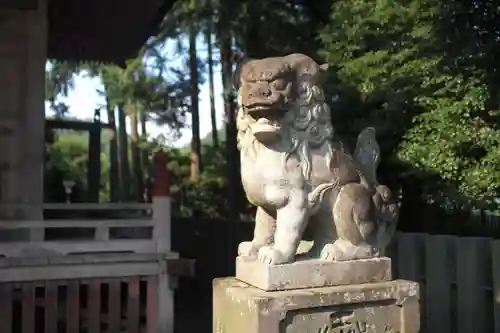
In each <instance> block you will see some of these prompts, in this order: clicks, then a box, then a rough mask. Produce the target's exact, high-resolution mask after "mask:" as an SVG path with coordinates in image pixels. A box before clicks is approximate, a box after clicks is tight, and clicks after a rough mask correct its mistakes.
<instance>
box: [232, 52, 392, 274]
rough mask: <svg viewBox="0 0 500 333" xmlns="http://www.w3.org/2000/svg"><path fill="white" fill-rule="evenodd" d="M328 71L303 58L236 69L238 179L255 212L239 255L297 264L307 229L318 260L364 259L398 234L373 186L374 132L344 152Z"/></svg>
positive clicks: (388, 206) (387, 199) (388, 204)
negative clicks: (333, 117) (329, 97)
mask: <svg viewBox="0 0 500 333" xmlns="http://www.w3.org/2000/svg"><path fill="white" fill-rule="evenodd" d="M326 70H327V66H326V65H318V64H317V63H316V62H315V61H314V60H313V59H311V58H310V57H308V56H306V55H303V54H291V55H288V56H285V57H276V58H266V59H260V60H247V61H245V62H242V63H241V64H240V65H239V66H238V68H237V70H236V73H235V78H234V80H235V85H236V88H237V89H238V114H237V127H238V146H239V149H240V150H241V176H242V181H243V186H244V189H245V193H246V195H247V198H248V200H249V201H250V202H251V203H252V204H254V205H256V206H257V207H258V208H257V214H256V221H255V231H254V238H253V240H252V241H250V242H243V243H241V244H240V246H239V249H238V252H239V255H242V256H255V257H256V258H258V260H259V261H261V262H262V263H265V264H268V265H277V264H284V263H289V262H292V261H294V259H295V256H296V251H297V248H298V246H299V243H300V241H301V240H302V237H303V234H304V232H305V231H306V229H307V231H308V234H311V235H312V238H313V241H314V245H313V246H312V248H311V250H310V251H309V253H308V255H309V256H310V257H312V258H320V259H323V260H329V261H346V260H355V259H368V258H374V257H378V256H380V255H381V254H380V251H381V250H382V249H383V248H384V247H385V246H386V245H387V244H388V242H389V240H390V238H391V237H392V235H393V233H394V230H395V226H396V222H397V217H398V211H399V206H398V204H397V203H396V202H395V201H394V200H393V198H392V194H391V191H390V190H389V188H388V187H386V186H384V185H380V184H378V182H377V178H376V169H377V166H378V163H379V160H380V149H379V146H378V144H377V141H376V138H375V130H374V129H373V128H366V129H365V130H363V131H362V132H361V133H360V134H359V136H358V141H357V146H356V148H355V150H354V153H352V154H351V153H349V152H347V151H346V150H345V149H344V148H343V145H342V143H341V142H340V141H339V140H338V139H337V138H336V136H335V135H334V128H333V126H332V124H331V121H330V109H329V107H328V105H327V104H326V103H325V98H324V95H323V89H322V84H323V82H324V80H325V77H326Z"/></svg>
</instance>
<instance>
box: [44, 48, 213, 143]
mask: <svg viewBox="0 0 500 333" xmlns="http://www.w3.org/2000/svg"><path fill="white" fill-rule="evenodd" d="M197 42H198V43H197V44H198V56H199V57H200V58H201V59H203V60H205V59H206V57H207V52H206V45H205V43H204V42H203V38H198V41H197ZM175 48H176V47H175V42H173V41H172V42H168V43H167V44H166V46H165V48H164V50H163V52H165V53H166V54H167V55H168V58H169V59H170V58H175V60H174V61H172V62H171V63H170V65H171V66H173V67H178V68H180V67H181V66H182V57H179V56H175ZM207 76H208V75H207ZM214 78H215V81H214V90H215V106H216V111H217V122H218V124H217V125H218V128H220V127H221V124H222V81H221V74H220V66H217V67H215V68H214ZM98 90H102V85H101V82H100V79H98V78H90V77H88V76H87V75H85V74H80V75H78V76H76V77H75V79H74V89H73V90H72V91H70V92H69V94H68V96H67V97H62V98H61V101H63V102H65V103H66V104H67V105H68V106H69V116H71V117H77V118H79V119H92V117H93V115H94V110H95V109H96V108H98V107H99V106H102V105H104V104H105V101H104V98H103V97H102V96H99V94H98V92H97V91H98ZM199 98H200V104H199V109H200V135H201V137H204V136H205V135H207V134H209V133H210V131H211V125H210V96H209V89H208V82H206V83H204V84H203V85H201V86H200V96H199ZM46 114H47V115H51V114H52V112H51V110H50V108H49V106H48V105H46ZM101 121H102V122H107V121H108V120H107V115H106V112H101ZM127 122H128V119H127ZM187 124H188V125H190V124H191V120H190V116H189V115H188V116H187ZM127 126H129V124H127ZM147 131H148V132H149V133H150V135H153V136H157V135H159V134H164V135H166V136H167V137H168V131H169V129H168V127H159V126H156V125H155V124H153V123H151V122H150V123H148V125H147ZM190 141H191V129H190V128H186V129H184V130H182V137H181V138H180V139H179V140H178V141H176V142H174V143H173V144H174V145H175V146H178V147H179V146H184V145H186V144H188V143H189V142H190Z"/></svg>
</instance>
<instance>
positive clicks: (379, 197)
mask: <svg viewBox="0 0 500 333" xmlns="http://www.w3.org/2000/svg"><path fill="white" fill-rule="evenodd" d="M373 203H374V205H375V216H376V220H377V227H378V230H377V245H378V247H380V248H384V247H386V246H387V245H388V244H389V242H390V241H391V238H392V237H393V236H394V233H395V232H396V226H397V222H398V216H399V203H396V202H395V201H394V200H393V197H392V193H391V190H390V189H389V188H388V187H387V186H384V185H378V186H377V187H376V193H375V195H374V196H373Z"/></svg>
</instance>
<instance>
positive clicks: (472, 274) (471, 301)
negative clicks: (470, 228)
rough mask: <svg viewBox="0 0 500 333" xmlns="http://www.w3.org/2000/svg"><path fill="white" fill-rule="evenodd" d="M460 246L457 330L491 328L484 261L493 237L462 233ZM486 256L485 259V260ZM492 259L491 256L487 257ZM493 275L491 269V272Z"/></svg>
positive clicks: (473, 332) (467, 332) (464, 332)
mask: <svg viewBox="0 0 500 333" xmlns="http://www.w3.org/2000/svg"><path fill="white" fill-rule="evenodd" d="M456 250H457V252H456V253H457V257H456V260H457V331H458V333H476V332H488V329H487V327H488V318H487V314H486V311H485V306H486V304H487V299H486V295H487V293H486V291H485V290H484V288H483V286H484V284H485V281H486V276H485V264H486V261H487V260H488V259H490V255H491V240H490V239H487V238H473V237H470V238H469V237H460V238H457V242H456ZM485 259H486V260H485ZM488 261H489V260H488ZM489 274H490V276H491V274H492V273H491V272H490V273H489Z"/></svg>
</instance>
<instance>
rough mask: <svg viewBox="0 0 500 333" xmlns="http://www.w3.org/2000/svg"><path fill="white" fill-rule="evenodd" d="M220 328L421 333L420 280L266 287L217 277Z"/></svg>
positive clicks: (216, 328) (233, 332)
mask: <svg viewBox="0 0 500 333" xmlns="http://www.w3.org/2000/svg"><path fill="white" fill-rule="evenodd" d="M213 292H214V294H213V302H214V316H213V332H214V333H418V332H419V325H420V315H419V305H418V284H417V283H415V282H409V281H404V280H395V281H385V282H378V283H367V284H359V285H345V286H334V287H323V288H308V289H295V290H284V291H272V292H269V291H263V290H261V289H258V288H256V287H253V286H251V285H249V284H247V283H245V282H242V281H239V280H237V279H235V278H223V279H216V280H214V284H213Z"/></svg>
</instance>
